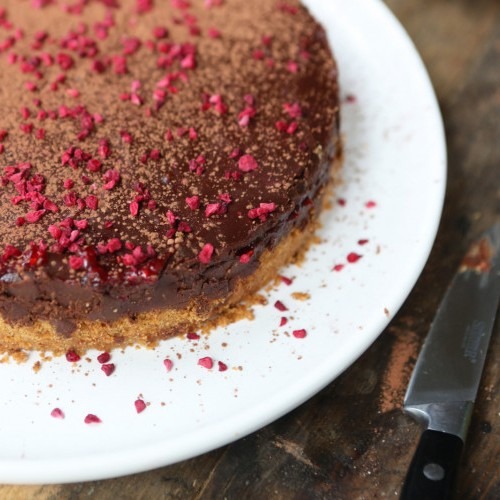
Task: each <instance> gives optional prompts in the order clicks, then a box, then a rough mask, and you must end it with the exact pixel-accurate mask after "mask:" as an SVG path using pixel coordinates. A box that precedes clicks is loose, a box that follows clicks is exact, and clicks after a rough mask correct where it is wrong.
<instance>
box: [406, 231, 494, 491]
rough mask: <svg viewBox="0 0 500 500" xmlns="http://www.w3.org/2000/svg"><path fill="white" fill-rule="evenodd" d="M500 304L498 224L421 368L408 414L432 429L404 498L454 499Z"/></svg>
mask: <svg viewBox="0 0 500 500" xmlns="http://www.w3.org/2000/svg"><path fill="white" fill-rule="evenodd" d="M499 298H500V223H497V224H496V225H494V226H493V227H492V228H490V230H488V231H487V232H486V233H485V234H484V235H483V236H482V237H481V238H480V240H479V241H478V242H477V243H475V244H474V245H473V246H472V247H471V249H470V250H469V252H468V253H467V255H466V256H465V258H464V260H463V261H462V264H461V266H460V268H459V270H458V272H457V274H456V275H455V277H454V278H453V281H452V282H451V284H450V287H449V288H448V290H447V292H446V294H445V296H444V298H443V300H442V302H441V305H440V306H439V309H438V311H437V314H436V317H435V319H434V321H433V323H432V326H431V329H430V331H429V334H428V336H427V338H426V340H425V342H424V345H423V347H422V350H421V352H420V355H419V357H418V360H417V363H416V365H415V368H414V371H413V374H412V377H411V380H410V384H409V387H408V390H407V393H406V397H405V401H404V409H405V411H406V412H408V413H409V414H410V415H412V416H413V417H414V418H416V419H417V420H419V421H421V422H423V423H424V424H425V425H426V428H427V430H426V431H425V432H424V434H423V435H422V438H421V440H420V444H419V446H418V448H417V451H416V453H415V456H414V458H413V461H412V465H411V466H410V470H409V472H408V475H407V478H406V482H405V485H404V487H403V491H402V497H401V498H403V499H410V498H411V499H413V498H415V499H417V498H418V499H419V500H420V499H424V498H425V499H427V498H428V499H433V498H436V499H437V498H448V496H449V494H450V491H451V487H452V484H453V479H454V469H455V468H456V465H457V464H458V459H459V457H460V452H461V449H462V447H463V442H464V441H465V437H466V434H467V429H468V427H469V422H470V418H471V415H472V408H473V405H474V401H475V399H476V395H477V391H478V388H479V383H480V380H481V374H482V371H483V366H484V361H485V358H486V353H487V350H488V345H489V341H490V337H491V332H492V330H493V325H494V322H495V317H496V314H497V311H498V302H499Z"/></svg>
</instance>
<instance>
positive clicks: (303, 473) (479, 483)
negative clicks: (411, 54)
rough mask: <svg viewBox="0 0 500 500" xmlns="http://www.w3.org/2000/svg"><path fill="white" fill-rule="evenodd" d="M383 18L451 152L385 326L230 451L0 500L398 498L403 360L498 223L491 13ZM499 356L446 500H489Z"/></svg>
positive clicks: (496, 67)
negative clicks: (418, 62) (414, 61)
mask: <svg viewBox="0 0 500 500" xmlns="http://www.w3.org/2000/svg"><path fill="white" fill-rule="evenodd" d="M367 1H368V0H367ZM387 4H388V5H389V7H390V8H391V9H392V10H393V11H394V12H395V14H396V15H397V16H398V17H399V19H400V20H401V22H402V23H403V25H404V26H405V28H406V29H407V30H408V32H409V33H410V35H411V36H412V38H413V40H414V42H415V44H416V46H417V48H418V49H419V51H420V53H421V55H422V57H423V59H424V62H425V63H426V65H427V68H428V70H429V72H430V75H431V78H432V80H433V82H434V85H435V89H436V92H437V95H438V98H439V101H440V104H441V108H442V111H443V116H444V120H445V125H446V132H447V139H448V148H449V185H448V190H447V198H446V205H445V210H444V215H443V220H442V223H441V227H440V229H439V234H438V238H437V241H436V245H435V248H434V250H433V252H432V255H431V258H430V260H429V262H428V264H427V266H426V268H425V270H424V272H423V274H422V276H421V278H420V280H419V282H418V284H417V286H416V288H415V289H414V291H413V292H412V294H411V295H410V297H409V298H408V300H407V302H406V304H405V305H404V307H403V308H402V310H401V311H400V312H399V314H398V315H397V317H396V318H395V319H394V321H392V323H391V325H390V326H389V327H388V328H387V330H386V331H385V332H384V333H383V334H382V335H381V337H380V338H379V339H378V340H377V341H376V342H375V344H374V345H373V346H372V347H371V348H370V349H369V350H368V351H367V352H366V353H365V355H364V356H363V357H362V358H361V359H359V360H358V361H357V362H356V363H355V364H354V365H353V366H352V367H351V368H350V369H349V370H347V371H346V372H345V373H344V374H343V375H342V376H341V377H340V378H339V379H337V380H336V381H335V382H334V383H332V384H331V385H330V386H329V387H327V388H326V389H325V390H323V391H322V392H321V393H320V394H318V395H317V396H316V397H314V398H313V399H312V400H310V401H309V402H307V403H306V404H304V405H303V406H301V407H300V408H298V409H297V410H295V411H293V412H292V413H290V414H289V415H287V416H285V417H283V418H281V419H280V420H278V421H277V422H275V423H273V424H272V425H269V426H267V427H265V428H264V429H262V430H261V431H259V432H257V433H255V434H252V435H250V436H249V437H247V438H245V439H242V440H240V441H238V442H236V443H234V444H231V445H229V446H226V447H224V448H222V449H219V450H216V451H213V452H211V453H208V454H206V455H203V456H201V457H198V458H194V459H192V460H188V461H186V462H182V463H179V464H176V465H173V466H170V467H165V468H162V469H159V470H155V471H151V472H147V473H143V474H137V475H133V476H128V477H123V478H118V479H113V480H108V481H96V482H90V483H81V484H69V485H50V486H9V485H4V486H0V498H1V499H10V498H22V499H24V498H37V499H83V498H99V499H108V498H109V499H157V498H179V499H190V498H193V499H199V498H228V499H233V498H237V499H243V498H266V499H267V498H273V499H274V498H278V499H279V498H286V499H293V498H297V499H299V498H300V499H303V498H311V499H314V498H334V499H367V500H368V499H373V498H386V497H388V498H397V496H398V492H399V490H400V487H401V483H402V480H403V478H404V475H405V472H406V468H407V466H408V463H409V461H410V459H411V456H412V453H413V450H414V448H415V445H416V442H417V439H418V435H419V428H418V426H417V425H416V424H415V423H414V422H413V421H412V420H410V419H409V418H408V417H406V416H405V415H404V414H403V413H402V411H401V402H402V398H403V394H404V390H405V385H406V382H407V381H408V377H409V374H410V371H411V367H412V365H413V363H414V360H415V355H416V353H417V351H418V348H419V346H420V344H421V341H422V339H423V337H424V336H425V334H426V332H427V330H428V327H429V324H430V322H431V320H432V318H433V315H434V313H435V312H436V308H437V306H438V304H439V301H440V299H441V297H442V295H443V293H444V290H445V288H446V285H447V283H448V282H449V281H450V279H451V277H452V275H453V273H454V271H455V269H456V267H457V265H458V263H459V261H460V259H461V257H462V255H463V253H464V252H465V250H466V248H467V246H468V244H469V243H470V242H471V241H472V240H473V239H474V238H475V237H477V236H478V235H479V234H480V233H481V232H482V231H483V230H484V229H485V228H487V227H488V226H489V225H490V224H492V223H493V222H494V221H495V220H499V219H500V210H499V208H500V203H499V201H500V3H499V2H497V1H496V0H474V1H472V0H454V1H450V0H387ZM423 147H425V145H423ZM499 354H500V339H499V325H498V322H497V326H496V330H495V333H494V341H493V345H492V347H491V350H490V353H489V358H488V362H487V366H486V372H485V375H484V378H483V382H482V387H481V391H480V394H479V401H478V403H477V405H476V408H475V410H474V416H473V420H472V425H471V429H470V434H469V439H468V442H467V445H466V450H465V455H464V458H463V460H462V464H461V469H460V473H459V480H458V484H457V491H456V498H457V499H494V498H500V479H499V477H500V475H499V471H500V422H499V417H498V415H499V411H500V406H499V399H498V394H499V392H500V391H499V373H498V372H499V370H498V363H497V362H496V360H498V359H500V358H499Z"/></svg>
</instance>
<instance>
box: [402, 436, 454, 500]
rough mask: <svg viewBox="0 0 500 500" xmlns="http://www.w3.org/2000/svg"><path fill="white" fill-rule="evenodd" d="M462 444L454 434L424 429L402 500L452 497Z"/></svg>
mask: <svg viewBox="0 0 500 500" xmlns="http://www.w3.org/2000/svg"><path fill="white" fill-rule="evenodd" d="M463 445H464V444H463V441H462V440H461V439H460V438H459V437H457V436H454V435H453V434H447V433H446V432H439V431H431V430H426V431H425V432H424V433H423V434H422V437H421V438H420V442H419V443H418V447H417V451H416V452H415V455H413V460H412V462H411V465H410V468H409V470H408V474H407V476H406V481H405V484H404V486H403V490H402V491H401V500H442V499H449V498H452V496H451V495H452V491H453V484H454V482H455V475H456V471H457V467H458V463H459V462H460V455H461V453H462V448H463Z"/></svg>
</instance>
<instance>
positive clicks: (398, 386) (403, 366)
mask: <svg viewBox="0 0 500 500" xmlns="http://www.w3.org/2000/svg"><path fill="white" fill-rule="evenodd" d="M389 333H390V334H391V336H392V337H393V338H394V341H393V343H392V348H391V354H390V356H389V361H388V363H387V366H386V369H385V371H384V373H383V375H382V392H381V395H380V404H379V409H380V411H381V412H382V413H386V412H389V411H392V410H395V409H398V408H401V407H402V405H403V399H404V395H405V393H406V388H407V386H408V382H409V380H410V376H411V372H412V369H413V362H414V361H415V359H416V357H417V354H418V349H419V345H420V344H419V337H418V335H417V334H416V333H415V332H414V331H412V330H411V329H410V327H408V328H401V327H396V326H394V327H391V328H390V329H389Z"/></svg>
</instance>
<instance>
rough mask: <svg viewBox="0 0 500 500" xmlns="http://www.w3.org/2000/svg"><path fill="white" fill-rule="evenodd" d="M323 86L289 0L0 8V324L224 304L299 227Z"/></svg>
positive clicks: (328, 135)
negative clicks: (240, 282)
mask: <svg viewBox="0 0 500 500" xmlns="http://www.w3.org/2000/svg"><path fill="white" fill-rule="evenodd" d="M337 92H338V89H337V78H336V67H335V62H334V60H333V58H332V56H331V54H330V51H329V47H328V43H327V40H326V36H325V33H324V31H323V30H322V29H321V27H320V26H319V25H318V24H317V23H316V21H314V19H313V18H312V17H311V16H310V15H309V13H308V12H307V10H306V9H305V8H304V7H303V6H301V5H300V4H299V2H297V1H292V0H290V1H287V2H282V1H273V0H252V1H249V0H162V1H160V0H155V1H153V0H135V1H132V0H67V1H62V0H61V1H59V0H3V1H2V2H1V5H0V110H1V114H0V175H1V191H0V235H1V240H2V241H1V244H0V245H1V246H0V313H1V315H2V317H3V318H4V319H5V320H6V321H9V322H14V323H20V324H30V323H33V322H34V321H36V320H39V319H44V320H49V321H50V322H51V323H52V324H53V325H54V327H55V328H56V329H57V330H58V331H59V332H60V333H63V334H67V335H69V334H70V333H71V331H72V330H73V329H74V328H75V327H76V324H77V323H78V321H80V320H100V321H105V322H109V321H113V320H116V319H118V318H120V317H124V316H129V317H133V316H134V315H137V314H139V313H141V312H144V311H151V310H155V309H161V308H183V307H186V306H188V305H189V304H190V303H192V302H193V301H195V302H196V304H197V307H199V308H200V309H203V308H204V307H208V304H209V302H210V300H214V299H218V298H222V297H224V296H226V295H227V294H228V293H230V292H231V290H233V289H234V287H235V286H236V283H237V280H239V279H241V278H242V277H245V276H249V275H251V274H252V273H253V272H254V271H255V269H256V268H257V266H258V265H259V258H260V256H261V255H262V253H263V252H264V251H265V250H266V249H272V248H273V247H274V246H275V245H276V244H277V243H278V242H279V241H280V240H281V239H282V238H283V237H284V236H286V235H288V234H290V232H291V231H292V230H293V229H294V228H299V229H300V228H302V227H304V226H305V225H306V224H307V223H308V222H309V220H310V218H311V212H312V211H314V208H315V203H316V204H317V201H316V195H317V194H318V193H319V192H320V191H321V190H322V188H323V187H324V185H325V184H326V182H327V179H328V176H329V169H330V164H331V161H332V159H333V158H334V157H335V156H336V154H337V152H336V148H337V142H336V141H337V135H338V96H337ZM316 208H317V207H316Z"/></svg>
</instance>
